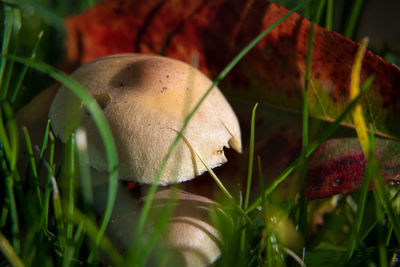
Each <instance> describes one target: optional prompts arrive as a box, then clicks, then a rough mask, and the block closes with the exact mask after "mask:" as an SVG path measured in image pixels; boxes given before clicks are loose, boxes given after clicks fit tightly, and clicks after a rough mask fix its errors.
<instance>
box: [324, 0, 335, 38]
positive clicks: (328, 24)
mask: <svg viewBox="0 0 400 267" xmlns="http://www.w3.org/2000/svg"><path fill="white" fill-rule="evenodd" d="M333 11H334V9H333V0H328V2H327V5H326V18H325V28H326V29H327V30H328V31H331V30H332V25H333Z"/></svg>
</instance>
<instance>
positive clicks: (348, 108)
mask: <svg viewBox="0 0 400 267" xmlns="http://www.w3.org/2000/svg"><path fill="white" fill-rule="evenodd" d="M373 81H374V78H373V77H368V78H367V79H366V80H365V82H364V84H363V86H362V87H361V90H360V93H359V94H358V95H357V97H356V98H354V99H353V100H352V101H351V102H350V103H349V104H348V105H347V106H346V108H345V109H344V110H343V112H342V113H341V114H340V115H339V116H338V117H337V119H336V120H335V121H334V122H332V123H331V124H330V125H329V126H328V128H327V129H326V130H325V131H324V132H323V133H322V134H321V135H320V136H319V137H318V138H317V140H315V141H314V142H313V143H312V144H311V145H310V146H309V147H308V149H307V151H306V152H307V153H306V157H309V156H310V155H311V154H312V153H313V152H314V151H315V150H316V149H317V148H318V147H319V146H320V145H321V144H322V143H323V142H324V141H325V140H326V139H327V138H328V137H329V136H331V135H332V133H333V132H334V131H335V130H336V129H337V128H338V127H339V125H340V123H341V121H343V119H344V118H345V117H346V116H347V115H348V114H349V112H350V111H351V110H352V109H353V108H354V107H355V105H356V104H357V103H358V101H359V100H360V98H361V97H362V96H363V95H364V93H365V91H366V90H367V89H368V88H369V87H370V86H371V84H372V82H373ZM301 157H302V156H300V157H299V158H297V159H296V160H295V161H294V162H293V163H291V164H290V165H289V166H288V167H287V168H286V169H285V170H284V171H283V172H282V173H281V174H280V175H279V176H278V177H277V179H275V180H274V181H273V182H272V183H271V185H270V186H269V187H267V188H266V189H265V191H264V192H263V194H264V197H265V198H267V197H268V195H269V194H270V193H271V192H272V191H274V190H275V188H276V187H277V186H278V185H279V184H281V183H282V182H283V181H284V180H285V179H286V178H287V177H288V176H289V175H290V174H291V173H292V172H293V171H294V170H295V169H296V168H297V167H298V166H299V164H301V162H302V158H301ZM261 199H262V198H261V197H260V196H259V197H258V198H257V199H256V200H255V201H254V202H253V204H251V205H250V207H249V208H248V209H247V211H246V212H247V213H249V212H251V211H253V210H254V209H256V208H257V207H258V206H259V205H260V203H261Z"/></svg>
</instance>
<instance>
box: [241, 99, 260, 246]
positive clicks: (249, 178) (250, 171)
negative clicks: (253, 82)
mask: <svg viewBox="0 0 400 267" xmlns="http://www.w3.org/2000/svg"><path fill="white" fill-rule="evenodd" d="M257 106H258V103H256V104H255V105H254V108H253V112H252V114H251V124H250V148H249V166H248V171H247V183H246V194H245V196H244V204H243V209H244V210H246V209H247V207H248V206H249V199H250V189H251V181H252V177H253V162H254V128H255V119H256V109H257ZM245 240H246V228H243V230H242V235H241V241H240V247H241V251H244V247H245Z"/></svg>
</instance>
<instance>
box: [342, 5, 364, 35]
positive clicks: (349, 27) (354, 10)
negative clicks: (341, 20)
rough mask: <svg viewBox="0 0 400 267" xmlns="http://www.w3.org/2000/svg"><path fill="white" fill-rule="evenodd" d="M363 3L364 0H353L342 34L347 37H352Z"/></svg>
mask: <svg viewBox="0 0 400 267" xmlns="http://www.w3.org/2000/svg"><path fill="white" fill-rule="evenodd" d="M363 4H364V0H355V1H354V2H353V6H352V7H351V12H350V17H349V20H348V21H347V24H346V28H345V30H344V36H346V37H347V38H350V39H351V38H353V35H354V30H355V28H356V25H357V21H358V17H359V16H360V11H361V8H362V6H363Z"/></svg>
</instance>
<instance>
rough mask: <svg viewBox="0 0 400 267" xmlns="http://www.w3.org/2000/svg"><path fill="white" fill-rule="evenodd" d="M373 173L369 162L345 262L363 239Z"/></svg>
mask: <svg viewBox="0 0 400 267" xmlns="http://www.w3.org/2000/svg"><path fill="white" fill-rule="evenodd" d="M371 175H372V171H371V164H367V166H366V169H365V175H364V181H363V184H362V187H361V192H360V197H359V199H358V201H357V213H356V217H355V219H354V223H353V227H352V228H351V233H350V237H349V241H348V246H347V250H346V254H345V262H348V261H350V259H351V257H352V256H353V253H354V251H355V249H356V247H357V243H358V242H359V240H361V238H360V229H361V224H362V220H363V217H364V210H365V204H366V200H367V195H368V188H369V186H370V181H371Z"/></svg>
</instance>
